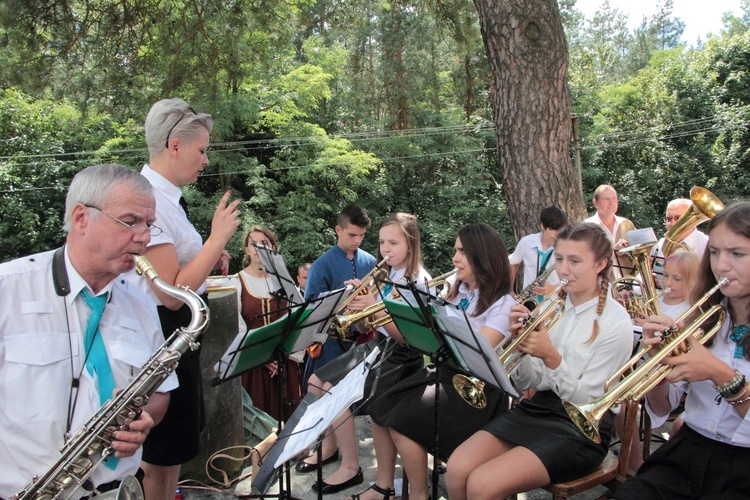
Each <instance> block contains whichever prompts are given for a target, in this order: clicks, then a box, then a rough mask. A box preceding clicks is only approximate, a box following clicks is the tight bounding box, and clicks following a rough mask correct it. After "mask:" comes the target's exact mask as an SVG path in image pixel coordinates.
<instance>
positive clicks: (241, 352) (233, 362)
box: [214, 288, 346, 498]
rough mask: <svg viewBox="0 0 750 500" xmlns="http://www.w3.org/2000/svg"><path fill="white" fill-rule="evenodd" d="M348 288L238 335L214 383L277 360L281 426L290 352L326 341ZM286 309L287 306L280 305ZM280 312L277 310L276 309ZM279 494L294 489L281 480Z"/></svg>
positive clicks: (288, 495) (286, 495)
mask: <svg viewBox="0 0 750 500" xmlns="http://www.w3.org/2000/svg"><path fill="white" fill-rule="evenodd" d="M345 291H346V289H345V288H342V289H339V290H336V291H334V292H331V293H329V294H326V295H323V296H320V297H318V298H316V299H314V300H309V301H307V302H305V303H303V304H302V305H299V306H289V307H287V308H285V309H286V311H287V312H286V314H284V316H282V317H281V318H279V319H277V320H276V321H273V322H272V323H269V324H267V325H265V326H262V327H260V328H256V329H248V330H247V331H246V332H244V333H240V334H239V335H237V337H235V339H234V340H233V341H232V343H231V344H230V345H229V347H228V348H227V351H226V352H225V353H224V355H223V356H222V358H221V360H219V362H218V363H216V365H215V366H214V370H215V371H216V372H217V377H216V378H215V379H214V385H217V384H219V383H222V382H225V381H227V380H230V379H232V378H235V377H238V376H240V375H242V374H243V373H245V372H247V371H249V370H252V369H254V368H257V367H260V366H263V365H265V364H267V363H269V362H271V361H276V363H277V367H278V372H277V382H276V383H277V387H278V394H279V418H278V428H279V429H281V428H282V423H283V418H284V414H285V411H284V398H283V397H282V396H283V394H284V388H285V386H286V374H285V369H284V368H285V365H286V360H287V358H288V357H289V354H291V353H293V352H297V351H299V350H302V349H306V348H307V347H309V346H310V345H312V344H314V343H316V342H321V341H325V339H326V338H327V337H328V336H327V334H326V333H320V332H321V331H322V332H325V331H327V329H328V326H329V324H330V322H331V320H332V318H333V316H334V315H335V314H336V311H338V310H339V309H340V308H341V303H342V302H343V300H344V295H345V293H344V292H345ZM281 310H284V309H281ZM274 312H277V311H274ZM286 481H287V484H289V486H290V487H291V473H290V470H289V469H288V468H287V470H286ZM278 497H279V498H291V492H290V491H286V490H285V489H284V481H283V479H281V480H280V484H279V495H278Z"/></svg>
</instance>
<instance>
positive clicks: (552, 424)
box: [446, 223, 632, 500]
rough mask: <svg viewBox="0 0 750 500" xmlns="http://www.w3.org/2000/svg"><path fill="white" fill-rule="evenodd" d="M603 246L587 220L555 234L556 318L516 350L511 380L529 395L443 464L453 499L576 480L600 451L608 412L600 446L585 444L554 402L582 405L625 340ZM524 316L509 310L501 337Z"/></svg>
mask: <svg viewBox="0 0 750 500" xmlns="http://www.w3.org/2000/svg"><path fill="white" fill-rule="evenodd" d="M611 259H612V243H611V242H610V241H609V238H607V235H606V233H605V232H604V231H603V230H602V229H601V227H599V226H597V225H596V224H591V223H580V224H574V225H572V226H568V227H565V228H563V229H562V230H561V231H560V233H559V234H558V236H557V240H556V242H555V269H556V271H557V274H558V276H559V277H560V279H561V280H563V279H566V280H568V284H567V285H566V286H565V287H564V288H563V290H562V292H561V295H562V296H563V297H564V298H565V312H564V313H563V316H562V318H561V319H560V321H559V322H558V324H557V326H556V327H555V328H554V330H553V331H552V332H548V331H547V329H546V328H544V327H540V328H539V329H538V330H536V331H534V332H531V334H530V335H529V336H528V338H527V339H526V340H525V341H524V342H522V343H521V347H520V349H521V352H523V353H525V354H526V356H524V357H523V358H522V359H521V362H520V363H519V364H518V367H517V368H516V370H515V371H514V373H513V380H514V382H515V384H516V386H517V387H519V388H520V389H527V388H535V389H536V393H535V394H534V395H533V396H532V397H531V398H529V399H524V400H523V401H521V403H519V404H518V405H516V406H514V407H513V408H512V409H511V410H510V411H508V412H506V413H505V414H503V415H500V416H499V417H497V418H495V419H494V420H492V421H491V422H490V423H488V424H487V425H486V426H485V427H484V429H483V430H480V431H479V432H477V433H476V434H474V435H473V436H471V437H470V438H469V439H468V440H467V441H466V442H464V443H463V444H462V445H461V446H459V447H458V449H457V450H456V451H455V452H454V453H453V455H452V456H451V457H450V460H449V461H448V472H447V475H446V482H447V485H448V493H449V496H450V498H451V500H453V499H464V498H471V499H481V498H505V497H507V496H509V495H512V494H515V493H518V492H521V491H528V490H531V489H534V488H538V487H540V486H544V485H546V484H549V483H551V482H560V481H566V480H570V479H574V478H576V477H580V476H582V475H584V474H585V473H586V472H588V471H589V470H590V469H593V468H594V467H596V466H597V465H598V464H599V463H601V461H602V460H603V459H604V457H605V456H606V454H607V446H608V444H609V439H610V436H611V431H612V426H613V416H612V414H611V412H608V413H609V414H608V415H607V416H606V417H605V418H604V419H603V421H602V423H601V425H600V429H599V430H600V432H601V434H602V443H601V444H595V443H594V442H593V441H591V440H589V439H588V438H587V437H586V436H585V435H584V434H583V433H582V432H581V431H579V430H578V428H577V427H576V426H575V424H573V422H572V421H571V420H570V418H569V417H568V415H567V413H566V412H565V410H564V409H563V406H562V401H561V400H569V401H572V402H573V403H576V404H581V403H588V402H590V401H592V400H594V399H595V398H597V397H599V396H601V395H602V393H603V392H604V383H605V382H606V380H607V379H608V378H609V377H610V376H612V375H613V374H614V373H615V372H616V371H617V369H618V368H619V367H620V366H621V365H622V364H624V363H625V361H626V360H627V359H628V355H629V354H630V348H631V343H632V340H631V339H632V333H631V323H630V317H629V316H628V313H627V312H626V311H625V309H624V308H623V307H622V305H620V304H619V303H618V302H617V301H615V299H613V298H612V297H611V295H610V294H609V293H608V287H609V280H608V279H607V273H608V272H609V268H610V266H611V265H612V261H611ZM528 314H529V311H528V310H527V309H526V308H525V307H524V306H522V305H516V306H513V312H512V313H511V331H512V332H513V333H514V334H516V333H518V331H519V330H520V329H521V328H523V323H521V322H520V320H521V319H522V318H524V317H525V316H526V315H528Z"/></svg>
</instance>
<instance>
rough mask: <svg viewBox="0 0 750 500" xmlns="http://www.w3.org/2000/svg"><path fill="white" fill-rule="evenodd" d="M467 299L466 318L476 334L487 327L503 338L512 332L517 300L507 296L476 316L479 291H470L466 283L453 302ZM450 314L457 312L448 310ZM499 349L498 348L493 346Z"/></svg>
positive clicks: (457, 302) (476, 289) (461, 286)
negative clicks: (513, 310) (514, 308)
mask: <svg viewBox="0 0 750 500" xmlns="http://www.w3.org/2000/svg"><path fill="white" fill-rule="evenodd" d="M464 299H466V300H467V301H468V306H467V307H466V316H467V317H468V318H469V324H470V325H471V328H472V330H474V333H479V332H480V331H481V330H482V328H484V327H485V326H487V327H489V328H492V329H493V330H497V331H498V332H500V333H502V334H503V336H507V335H508V333H509V332H510V308H511V307H513V304H515V303H516V299H514V298H513V296H512V295H511V294H506V295H503V296H502V297H500V298H499V299H498V300H497V301H495V303H494V304H492V305H490V307H488V308H487V310H486V311H484V312H483V313H482V314H480V315H478V316H474V315H473V314H474V311H475V310H476V308H477V302H478V301H479V289H478V288H475V289H474V290H471V291H469V289H468V287H467V286H466V283H463V282H462V283H461V285H460V286H459V287H458V293H457V294H456V297H455V298H454V299H453V300H452V301H451V302H452V303H453V304H459V305H460V304H461V301H462V300H464ZM447 311H448V314H456V313H457V311H453V310H451V309H448V310H447ZM493 347H497V346H493Z"/></svg>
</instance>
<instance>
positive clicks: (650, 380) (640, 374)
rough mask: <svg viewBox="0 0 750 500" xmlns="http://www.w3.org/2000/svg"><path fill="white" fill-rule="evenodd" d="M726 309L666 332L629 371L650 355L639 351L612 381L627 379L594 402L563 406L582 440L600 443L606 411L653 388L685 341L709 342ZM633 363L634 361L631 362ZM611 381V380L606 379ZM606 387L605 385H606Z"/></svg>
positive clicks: (692, 310)
mask: <svg viewBox="0 0 750 500" xmlns="http://www.w3.org/2000/svg"><path fill="white" fill-rule="evenodd" d="M728 282H729V280H728V279H727V278H721V279H720V280H719V282H718V283H717V284H716V285H715V286H714V287H713V288H711V289H710V290H709V291H708V292H706V293H705V294H704V295H703V296H702V297H701V298H700V299H699V300H698V301H697V302H696V303H695V304H694V305H693V306H691V307H690V309H688V310H687V311H686V312H685V313H684V314H683V315H682V316H680V317H679V318H678V319H676V320H675V323H682V322H684V321H685V320H686V319H687V318H689V317H690V316H691V315H693V314H694V313H695V312H696V311H698V310H699V309H701V308H702V307H703V305H704V304H705V303H706V301H707V300H708V299H709V298H711V296H712V295H713V294H715V293H716V292H717V291H718V290H719V289H720V288H721V287H722V286H724V285H726V284H727V283H728ZM714 315H716V319H717V321H716V324H715V325H714V326H713V327H711V328H710V329H709V330H708V331H705V330H704V324H705V323H706V322H707V321H708V320H709V319H711V318H712V317H714ZM726 315H727V312H726V309H725V308H724V306H721V305H718V304H717V305H714V306H711V307H710V308H709V309H708V310H707V311H705V312H704V313H702V314H701V315H700V316H698V317H697V318H695V319H694V320H692V321H691V322H690V324H688V325H687V326H686V327H685V328H683V329H682V330H679V329H677V328H674V327H673V328H670V329H669V330H667V331H666V332H664V334H663V335H662V340H661V342H660V343H659V344H658V345H659V346H660V348H659V351H658V352H657V353H655V354H650V355H649V357H648V359H646V361H645V362H644V363H643V364H641V365H640V366H638V367H637V368H633V367H634V364H635V362H637V361H638V360H639V359H640V358H641V357H643V355H644V354H646V353H647V352H650V351H651V347H647V348H643V349H641V351H640V352H639V353H638V354H637V355H636V356H634V357H633V358H631V359H630V360H629V361H628V363H627V364H626V365H625V366H624V367H623V368H622V369H621V370H620V371H619V373H618V374H616V375H615V380H616V379H617V378H619V376H620V375H621V374H623V373H625V372H627V371H628V370H632V371H631V373H630V374H629V375H627V376H626V377H624V378H623V379H622V380H620V382H619V383H618V384H617V385H616V386H614V388H612V389H609V387H608V386H607V387H605V393H604V394H603V395H602V396H601V397H600V398H598V399H596V400H594V401H592V402H591V403H588V404H585V405H576V404H573V403H571V402H570V401H565V402H563V406H564V407H565V411H566V412H567V413H568V416H570V419H571V420H573V423H575V424H576V426H577V427H578V428H579V429H580V430H581V432H583V433H584V434H585V435H586V437H588V438H589V439H591V440H592V441H594V442H596V443H600V442H601V436H600V435H599V422H601V419H602V417H604V415H605V413H606V412H607V410H609V409H610V408H611V407H612V406H614V405H616V404H620V403H623V402H632V403H635V402H637V401H638V400H640V399H641V398H642V397H643V396H644V395H646V393H648V392H649V391H650V390H651V389H653V388H654V387H656V386H657V385H658V384H659V382H661V381H662V380H663V379H664V377H666V376H667V374H668V373H669V372H670V371H671V370H672V368H673V367H672V366H669V365H662V364H661V361H662V360H663V359H665V358H666V357H667V356H679V355H680V354H684V353H686V352H687V351H688V346H687V342H686V340H687V338H688V337H689V336H691V335H692V336H694V337H695V338H697V339H698V340H699V341H700V343H701V344H705V343H706V342H707V341H708V340H709V339H710V338H712V337H713V336H714V335H715V334H716V332H717V331H718V330H719V328H721V325H722V323H724V320H725V319H726ZM634 360H635V361H634ZM610 380H612V379H610ZM607 384H609V382H607Z"/></svg>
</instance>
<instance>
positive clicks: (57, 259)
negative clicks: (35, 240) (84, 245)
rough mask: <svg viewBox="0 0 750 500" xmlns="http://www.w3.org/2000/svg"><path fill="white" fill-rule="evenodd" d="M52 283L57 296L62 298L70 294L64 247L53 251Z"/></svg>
mask: <svg viewBox="0 0 750 500" xmlns="http://www.w3.org/2000/svg"><path fill="white" fill-rule="evenodd" d="M52 281H53V282H54V283H55V292H56V293H57V295H58V296H60V297H64V296H66V295H68V294H69V293H70V280H69V279H68V270H67V269H66V267H65V245H63V246H61V247H60V248H58V249H57V250H55V254H54V255H53V256H52Z"/></svg>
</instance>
